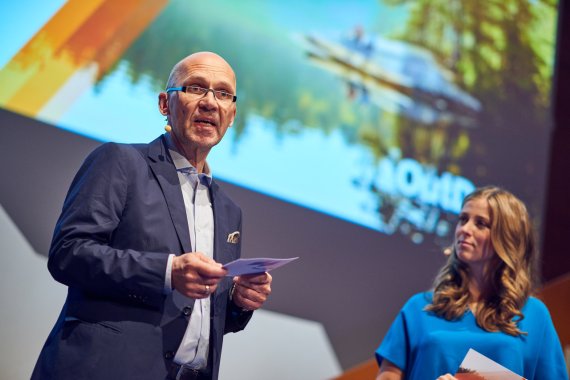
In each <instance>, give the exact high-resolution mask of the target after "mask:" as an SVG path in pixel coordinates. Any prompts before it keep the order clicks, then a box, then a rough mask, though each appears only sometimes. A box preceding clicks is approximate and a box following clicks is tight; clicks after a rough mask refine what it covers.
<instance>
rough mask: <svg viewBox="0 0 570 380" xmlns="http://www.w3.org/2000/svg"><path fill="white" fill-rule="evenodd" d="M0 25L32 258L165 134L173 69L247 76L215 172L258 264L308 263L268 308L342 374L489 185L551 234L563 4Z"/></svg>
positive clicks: (11, 200) (105, 10) (5, 16)
mask: <svg viewBox="0 0 570 380" xmlns="http://www.w3.org/2000/svg"><path fill="white" fill-rule="evenodd" d="M0 9H1V12H0V33H1V35H4V36H10V38H5V39H4V40H3V43H2V49H1V51H0V68H1V69H0V107H2V108H3V110H2V111H1V112H0V125H2V140H1V147H2V149H1V152H0V154H1V157H2V159H3V161H4V162H9V163H14V164H11V165H9V167H8V168H6V167H4V168H3V169H2V170H3V177H4V178H9V179H10V180H9V181H4V182H7V183H3V185H2V189H1V192H0V202H1V203H2V207H3V209H4V210H5V211H6V215H7V218H8V219H7V220H10V223H13V224H14V225H15V226H16V227H17V228H18V229H19V230H20V231H21V233H22V235H23V237H24V239H25V240H26V241H27V244H29V245H30V247H31V251H35V252H36V253H38V254H40V255H45V254H46V252H47V249H48V246H49V239H50V236H51V232H52V230H53V226H54V223H55V220H56V218H57V214H58V212H59V210H60V208H61V204H62V201H63V197H64V195H65V192H66V190H67V187H68V185H69V182H70V181H71V178H72V176H73V173H74V172H75V170H76V169H77V168H78V166H79V165H80V163H81V161H82V160H83V159H84V157H85V155H86V154H87V153H88V152H89V151H90V150H91V149H93V148H94V147H95V146H97V145H98V144H100V143H101V142H105V141H118V142H148V141H150V140H152V139H154V138H155V137H156V136H157V135H158V134H160V133H162V127H163V125H164V120H163V117H161V115H160V114H159V112H158V109H157V94H158V92H159V91H161V90H162V89H164V85H165V81H166V79H167V76H168V73H169V71H170V69H171V67H172V66H173V64H174V63H176V62H177V61H178V60H180V59H181V58H183V57H184V56H186V55H187V54H189V53H192V52H195V51H200V50H211V51H214V52H217V53H219V54H220V55H222V56H223V57H225V58H226V59H227V60H228V61H229V62H230V64H231V65H232V66H233V67H234V68H235V71H236V74H237V78H238V91H237V97H238V103H237V106H238V117H237V119H236V122H235V123H234V126H233V127H232V128H231V129H230V130H229V131H228V134H227V136H226V137H225V139H224V141H223V142H222V143H221V144H220V145H219V146H218V147H216V148H215V149H214V151H213V153H212V154H211V158H210V160H209V162H210V165H211V167H212V168H213V174H214V176H215V177H216V178H218V179H220V180H221V181H222V182H224V184H225V187H226V189H228V192H229V193H230V194H231V195H232V196H233V197H234V198H235V199H236V201H237V202H238V203H240V204H241V205H242V206H243V208H244V217H245V220H244V223H245V230H244V255H245V256H246V257H258V256H267V257H289V256H300V257H301V259H300V260H298V261H297V262H295V263H293V264H291V265H290V266H289V267H285V268H282V269H279V270H278V271H276V272H275V273H274V277H275V287H274V288H275V289H274V294H273V295H272V299H271V300H270V302H269V303H268V305H267V308H268V309H269V310H271V311H274V312H278V313H282V314H287V315H290V316H294V317H298V318H302V319H305V320H309V321H316V322H318V323H320V324H322V326H323V327H324V331H326V336H327V337H328V339H329V340H330V342H329V343H330V347H332V351H331V352H333V356H335V360H338V365H336V366H335V365H331V367H330V368H332V370H331V371H332V372H334V371H338V370H339V368H347V367H349V366H352V365H354V364H356V363H358V362H360V361H363V360H366V359H368V358H370V357H372V355H373V351H374V349H375V348H376V346H377V344H378V343H379V341H380V340H381V338H382V336H383V334H384V333H385V331H386V329H387V328H388V326H389V324H390V322H391V320H392V319H393V318H394V316H395V314H396V312H397V310H398V309H399V308H400V306H401V305H402V304H403V302H404V301H405V299H406V298H407V297H408V296H410V295H411V294H412V293H414V292H416V291H420V290H423V289H427V288H429V286H430V284H431V281H432V280H433V277H434V275H435V273H436V270H437V268H438V267H439V266H440V265H441V264H442V263H443V261H444V257H443V256H442V253H441V252H442V250H443V248H444V247H445V246H446V245H448V244H449V242H450V241H451V237H452V233H453V229H454V224H455V218H456V215H457V213H458V211H459V209H460V204H461V200H462V198H463V196H464V195H465V194H467V193H468V192H469V191H471V190H472V189H473V188H474V187H475V186H479V185H485V184H498V185H502V186H505V187H507V188H508V189H509V190H511V191H513V192H514V193H516V194H517V195H519V196H520V197H521V198H522V199H523V200H525V201H526V202H527V204H528V205H529V207H530V210H531V213H532V214H533V216H534V217H535V220H536V221H537V222H540V220H541V215H542V214H541V213H542V201H543V189H544V186H543V185H544V180H545V178H544V173H545V172H546V164H547V163H546V158H547V154H548V147H549V142H548V136H549V132H550V128H551V119H550V103H551V99H550V89H551V79H552V66H553V58H554V49H555V41H554V40H555V38H554V36H555V29H556V24H555V21H556V1H530V0H526V1H525V0H506V1H504V2H495V1H478V2H473V1H454V2H449V1H443V0H435V1H434V0H431V1H427V0H425V1H423V0H417V1H411V0H410V1H406V0H377V1H372V0H368V1H366V0H364V1H359V2H345V1H312V2H306V1H288V2H278V1H240V2H232V1H221V0H214V1H209V2H195V1H188V0H171V1H166V0H160V1H157V0H130V1H121V2H117V1H111V0H81V1H80V0H70V1H67V2H65V1H61V0H42V1H39V0H38V1H32V0H21V1H18V2H15V3H12V4H3V5H2V6H0ZM5 166H6V165H5ZM3 228H4V227H3ZM5 231H8V230H7V229H6V230H5ZM5 231H4V232H5ZM19 254H22V255H23V253H21V252H11V255H12V256H14V257H18V255H19ZM15 260H16V259H15ZM46 280H47V279H46ZM2 285H4V282H3V283H2ZM36 285H37V284H36ZM32 294H36V295H37V296H41V285H40V288H38V289H36V291H34V292H32ZM61 301H62V300H61V299H57V300H56V301H54V303H53V305H51V307H52V308H53V309H54V310H56V311H55V313H57V310H58V308H59V306H60V304H61ZM14 302H16V306H15V308H16V309H15V311H14V313H15V315H21V314H22V312H21V311H18V309H17V305H18V304H17V300H14ZM54 318H55V316H54ZM17 328H18V327H17ZM19 328H22V327H21V326H19ZM279 328H280V327H279V325H276V326H274V329H279ZM38 335H42V334H38ZM45 335H47V331H45ZM37 339H38V340H39V341H42V340H43V339H44V336H38V337H37ZM298 343H299V342H298V341H293V340H292V341H290V342H289V343H288V344H289V345H297V344H298ZM2 344H3V345H4V344H5V343H2ZM279 344H284V343H282V342H280V343H279ZM39 345H41V343H38V344H36V345H35V346H33V349H32V351H33V350H36V351H34V352H30V353H29V355H30V360H29V362H31V361H33V360H32V357H34V356H35V355H37V352H38V351H39ZM268 349H270V348H268ZM225 354H226V355H230V354H228V353H225ZM238 354H239V353H235V355H238ZM282 359H283V358H282V357H278V355H276V356H275V357H274V360H275V361H281V360H282ZM315 365H317V364H315Z"/></svg>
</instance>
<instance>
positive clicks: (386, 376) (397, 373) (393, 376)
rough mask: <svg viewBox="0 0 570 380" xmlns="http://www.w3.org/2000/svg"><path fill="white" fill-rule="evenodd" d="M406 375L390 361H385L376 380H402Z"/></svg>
mask: <svg viewBox="0 0 570 380" xmlns="http://www.w3.org/2000/svg"><path fill="white" fill-rule="evenodd" d="M403 378H404V373H403V372H402V370H401V369H400V368H398V367H396V366H395V365H394V363H392V362H391V361H389V360H386V359H383V360H382V364H380V370H379V371H378V376H376V380H402V379H403Z"/></svg>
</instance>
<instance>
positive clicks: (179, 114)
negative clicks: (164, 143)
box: [161, 53, 236, 153]
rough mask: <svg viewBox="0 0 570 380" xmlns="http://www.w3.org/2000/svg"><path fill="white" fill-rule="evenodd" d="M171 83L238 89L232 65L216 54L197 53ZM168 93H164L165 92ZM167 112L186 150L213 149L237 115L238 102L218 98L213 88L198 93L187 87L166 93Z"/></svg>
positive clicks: (219, 88)
mask: <svg viewBox="0 0 570 380" xmlns="http://www.w3.org/2000/svg"><path fill="white" fill-rule="evenodd" d="M173 78H174V80H173V83H170V86H172V87H177V86H199V87H202V88H206V89H212V90H216V91H218V90H221V91H225V92H228V93H231V94H235V93H236V81H235V75H234V72H233V70H232V69H231V67H230V66H229V65H228V64H227V62H225V61H224V60H223V59H221V58H220V57H219V56H217V55H215V54H208V53H203V54H195V55H193V56H190V57H188V58H186V59H185V60H184V61H182V62H181V64H180V65H179V66H178V69H177V71H176V73H175V74H174V76H173ZM163 94H164V95H163ZM163 94H161V96H165V97H166V98H165V102H166V103H167V107H168V108H167V114H168V115H169V120H170V124H171V126H172V134H173V138H174V140H175V142H176V143H178V144H180V145H181V146H182V148H183V149H184V151H185V152H186V153H194V152H196V151H201V152H205V153H207V152H209V150H210V149H211V148H212V147H213V146H214V145H216V144H218V143H219V142H220V141H221V140H222V137H224V134H225V133H226V131H227V129H228V128H229V127H230V126H231V124H232V123H233V121H234V118H235V115H236V104H235V103H232V102H229V103H225V104H224V103H223V102H221V101H218V100H217V99H216V98H215V96H214V93H213V92H212V91H209V92H208V93H206V94H205V95H204V96H196V95H192V94H189V93H186V92H183V91H173V92H170V93H169V94H167V95H166V94H165V93H163Z"/></svg>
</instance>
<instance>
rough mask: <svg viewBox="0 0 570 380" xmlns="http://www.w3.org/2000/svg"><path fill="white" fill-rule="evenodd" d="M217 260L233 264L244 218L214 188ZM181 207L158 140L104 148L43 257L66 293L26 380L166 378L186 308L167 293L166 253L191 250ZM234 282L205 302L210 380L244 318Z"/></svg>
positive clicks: (72, 193)
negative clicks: (232, 297)
mask: <svg viewBox="0 0 570 380" xmlns="http://www.w3.org/2000/svg"><path fill="white" fill-rule="evenodd" d="M210 195H211V200H212V206H213V211H214V228H215V230H214V239H215V240H214V259H215V260H216V261H217V262H220V263H227V262H229V261H232V260H235V259H237V258H239V257H240V247H241V241H240V242H238V243H237V244H232V243H228V242H227V237H228V235H229V234H230V233H232V232H234V231H240V235H241V210H240V208H239V207H238V206H237V205H235V204H234V203H233V202H232V201H231V200H230V199H229V198H228V197H227V195H225V194H224V193H223V192H222V190H221V189H220V188H219V186H218V185H217V184H216V182H215V181H213V182H212V185H211V188H210ZM191 250H192V249H191V243H190V234H189V230H188V223H187V220H186V211H185V208H184V200H183V198H182V191H181V188H180V182H179V180H178V174H177V172H176V168H175V167H174V164H173V162H172V159H171V157H170V155H169V154H168V149H167V148H166V141H165V139H164V137H163V136H161V137H159V138H158V139H156V140H154V141H153V142H151V143H150V144H116V143H107V144H103V145H101V146H100V147H99V148H97V149H96V150H95V151H93V153H91V154H90V155H89V156H88V157H87V159H86V160H85V162H84V163H83V165H82V166H81V168H80V169H79V171H78V173H77V175H76V176H75V178H74V180H73V182H72V184H71V187H70V189H69V192H68V194H67V197H66V199H65V202H64V205H63V210H62V213H61V215H60V217H59V220H58V222H57V224H56V228H55V232H54V236H53V240H52V244H51V247H50V251H49V259H48V268H49V271H50V272H51V274H52V276H53V277H54V278H55V279H56V280H57V281H59V282H61V283H63V284H65V285H67V286H68V294H67V299H66V302H65V305H64V306H63V309H62V311H61V314H60V316H59V318H58V321H57V322H56V325H55V326H54V328H53V330H52V332H51V333H50V335H49V337H48V339H47V341H46V343H45V345H44V347H43V349H42V351H41V353H40V357H39V359H38V361H37V363H36V367H35V369H34V373H33V374H32V379H59V380H61V379H63V380H65V379H74V380H77V379H142V380H144V379H148V380H157V379H164V378H165V377H166V374H167V372H168V371H169V368H170V366H171V365H172V359H173V356H174V353H175V352H176V350H177V348H178V346H179V344H180V342H181V340H182V337H183V336H184V332H185V330H186V326H187V324H188V320H189V317H190V313H191V310H192V307H193V301H192V300H190V299H188V298H185V297H181V296H179V294H177V292H174V293H172V294H170V295H165V294H164V282H165V272H166V264H167V258H168V254H170V253H174V254H177V255H178V254H182V253H185V252H191ZM231 285H232V279H231V278H224V279H223V280H222V281H221V282H220V284H219V285H218V287H217V289H216V292H215V293H214V294H212V296H211V306H212V307H211V317H210V319H211V336H210V352H209V369H210V371H211V373H212V378H213V379H217V377H218V370H219V364H220V354H221V348H222V341H223V335H224V334H225V333H227V332H236V331H239V330H242V329H243V328H244V327H245V325H246V324H247V322H248V321H249V319H250V318H251V312H250V313H242V312H240V310H238V308H237V307H236V306H235V305H234V304H233V302H231V301H229V296H228V293H229V289H230V287H231Z"/></svg>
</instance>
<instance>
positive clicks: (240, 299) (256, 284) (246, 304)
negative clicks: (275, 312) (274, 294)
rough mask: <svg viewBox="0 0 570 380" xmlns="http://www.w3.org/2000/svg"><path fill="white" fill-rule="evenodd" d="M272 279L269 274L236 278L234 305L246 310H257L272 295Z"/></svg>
mask: <svg viewBox="0 0 570 380" xmlns="http://www.w3.org/2000/svg"><path fill="white" fill-rule="evenodd" d="M271 281H272V277H271V275H270V274H269V273H267V272H265V273H261V274H250V275H243V276H236V277H234V286H235V289H234V294H233V297H232V299H233V301H234V303H235V304H236V305H237V306H238V307H240V308H242V309H244V310H257V309H259V308H260V307H261V306H262V305H263V303H264V302H265V301H266V300H267V297H268V296H269V294H270V293H271Z"/></svg>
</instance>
